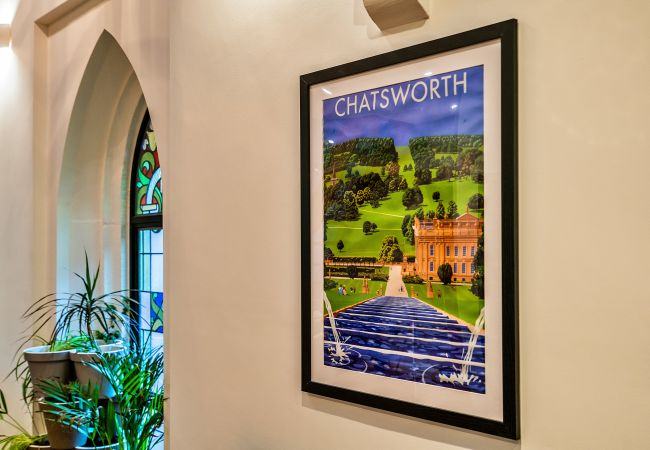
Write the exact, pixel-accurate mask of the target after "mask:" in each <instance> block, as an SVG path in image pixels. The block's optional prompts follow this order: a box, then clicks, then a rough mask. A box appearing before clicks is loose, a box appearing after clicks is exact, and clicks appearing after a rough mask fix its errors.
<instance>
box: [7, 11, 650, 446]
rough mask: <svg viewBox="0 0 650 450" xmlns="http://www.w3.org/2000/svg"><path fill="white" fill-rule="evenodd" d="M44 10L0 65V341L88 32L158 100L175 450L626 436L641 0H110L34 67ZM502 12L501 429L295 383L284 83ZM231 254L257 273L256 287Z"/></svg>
mask: <svg viewBox="0 0 650 450" xmlns="http://www.w3.org/2000/svg"><path fill="white" fill-rule="evenodd" d="M55 3H60V0H57V1H53V2H51V3H49V4H46V3H45V2H43V3H40V2H39V3H38V5H40V6H38V7H36V6H35V5H37V3H35V2H22V4H21V8H20V9H19V15H20V17H21V19H20V20H19V22H18V24H16V23H15V24H14V25H15V26H18V28H19V29H18V30H17V33H18V35H19V36H22V37H23V38H22V41H19V40H17V42H16V43H15V44H16V45H15V49H14V56H13V58H15V59H16V61H17V62H16V63H15V64H16V65H15V67H14V68H13V69H10V67H11V66H10V65H3V64H0V77H2V81H3V84H2V86H3V88H2V89H0V100H1V101H0V111H1V112H2V115H1V116H0V124H1V128H0V133H1V135H0V138H1V139H0V142H2V147H1V149H2V150H1V151H0V206H1V207H2V211H3V215H2V219H1V220H0V233H1V234H0V242H1V243H2V249H3V252H2V253H1V254H0V283H1V284H0V288H1V289H0V292H2V294H0V354H7V349H10V348H12V342H13V340H14V339H15V336H16V333H17V330H18V326H16V325H15V324H14V321H15V318H16V317H17V315H18V313H19V311H21V310H22V309H23V306H24V304H26V303H27V302H29V300H30V299H31V298H32V297H33V296H34V295H36V294H37V293H40V292H37V291H40V290H42V288H44V287H47V286H48V285H49V284H50V283H51V282H53V280H52V274H53V273H55V271H56V270H55V269H56V268H55V267H54V262H53V261H54V259H53V256H54V255H52V254H51V253H52V252H53V251H54V250H55V241H56V239H55V238H56V236H55V231H54V230H53V228H52V227H53V225H54V224H55V223H56V221H55V220H54V221H52V220H53V219H52V211H55V210H56V208H55V206H56V205H54V204H53V202H55V201H56V200H55V199H56V195H57V191H58V189H57V188H58V180H56V173H55V172H56V171H55V172H54V173H50V172H47V168H48V167H50V165H48V163H52V164H53V167H60V163H61V158H62V149H63V147H64V141H65V136H66V132H67V129H66V124H67V121H69V117H70V111H71V108H72V102H73V101H74V98H75V95H76V92H77V88H78V86H79V82H80V80H81V75H82V74H83V70H84V68H85V65H84V59H85V61H87V59H88V57H89V56H90V52H91V51H92V48H93V46H94V40H96V39H97V38H98V37H99V35H100V34H101V32H102V30H103V29H104V28H107V29H109V31H111V33H112V34H113V35H114V36H115V37H116V39H117V41H118V42H119V43H120V45H121V46H122V47H123V49H125V53H126V55H127V57H128V58H129V59H130V61H131V63H132V65H133V67H134V68H135V71H136V73H137V74H138V77H139V79H140V84H141V85H142V89H143V91H144V93H145V97H147V101H148V103H149V104H150V107H152V106H153V108H155V109H157V110H158V111H160V113H159V114H158V120H157V122H158V124H157V133H158V135H159V136H160V139H159V142H160V148H161V153H162V155H163V157H164V160H163V170H164V171H165V184H164V190H165V202H166V204H165V207H166V212H165V229H166V230H165V245H166V271H167V273H166V275H167V276H166V283H167V284H166V289H165V291H166V292H165V298H166V302H167V303H166V305H167V311H168V314H167V319H168V323H167V324H166V333H167V337H168V338H169V339H170V340H171V345H170V347H169V348H168V349H167V357H168V363H169V366H168V371H167V375H168V377H169V379H168V381H169V382H170V383H171V386H170V390H169V394H170V397H171V400H170V408H169V412H170V419H169V420H168V425H169V426H170V434H169V435H168V439H167V442H168V443H169V444H171V448H172V449H174V450H176V449H189V448H211V449H212V448H214V449H221V448H223V449H265V450H266V449H296V450H298V449H300V450H302V449H309V450H312V449H326V448H327V449H330V448H350V449H352V448H354V449H373V450H375V449H395V448H403V449H409V450H411V449H413V450H417V449H440V450H442V449H452V448H467V449H511V448H522V449H535V450H536V449H570V450H574V449H590V450H591V449H612V448H625V449H642V448H646V447H647V443H646V442H647V439H646V432H645V429H646V428H647V427H646V424H647V417H648V416H649V415H650V396H649V394H648V391H647V389H646V384H645V381H646V380H647V373H648V372H649V371H650V356H649V354H648V352H647V350H646V346H645V345H644V344H647V343H648V342H649V339H648V334H647V330H646V329H645V328H644V327H645V324H646V323H647V321H648V319H649V318H650V294H648V291H647V290H644V289H643V286H644V279H645V277H644V276H645V272H647V269H648V268H649V267H648V263H647V256H646V255H648V254H649V253H650V239H648V238H647V236H646V234H647V230H648V228H649V227H648V226H649V225H650V212H649V211H648V208H647V205H648V201H647V197H646V191H647V189H648V188H649V187H650V186H649V184H650V183H649V182H648V181H647V179H648V178H647V176H645V173H644V172H645V170H646V167H648V165H649V164H650V156H649V155H648V152H647V151H646V147H647V143H648V141H649V140H650V126H649V125H650V123H649V119H648V117H649V116H648V114H647V111H648V110H650V90H648V89H647V88H646V86H645V83H646V82H647V79H648V78H649V76H650V60H649V59H648V56H647V55H649V54H650V31H649V28H648V25H649V24H648V22H649V21H648V17H650V4H648V3H647V2H645V1H641V0H639V1H627V2H606V1H586V0H582V1H574V2H561V1H558V0H547V1H544V2H535V1H515V0H492V1H484V2H475V1H470V0H429V1H423V4H424V5H425V6H426V7H427V10H428V12H429V14H430V16H431V19H430V20H429V21H428V22H427V23H426V24H425V25H424V26H422V27H419V28H418V27H416V28H408V27H407V29H405V30H402V31H401V32H399V33H391V34H387V35H381V33H379V32H378V31H377V30H376V28H374V26H373V25H372V24H371V23H370V22H369V19H368V18H367V16H366V15H365V13H364V12H363V10H362V8H361V1H360V0H354V1H350V0H328V1H316V0H313V1H304V0H277V1H274V2H259V1H251V0H221V1H218V2H215V1H213V0H175V1H173V2H169V7H170V8H171V9H170V11H169V15H167V13H166V7H167V2H166V1H163V0H158V1H156V0H150V1H149V2H148V3H147V4H149V5H150V6H149V9H151V10H153V11H154V12H153V16H151V15H147V14H146V12H147V10H146V8H145V9H144V10H142V9H140V10H138V11H135V10H134V8H143V6H142V5H143V3H142V2H135V3H134V2H128V1H126V0H108V1H106V2H103V3H100V4H99V6H98V7H97V8H95V9H93V10H92V11H91V12H89V13H87V14H85V15H82V16H80V17H78V18H76V19H75V20H74V21H72V22H71V23H70V24H68V25H67V26H65V27H64V28H63V30H62V31H59V33H58V34H56V35H54V38H53V39H50V40H47V39H46V40H45V43H46V47H45V48H42V47H38V46H37V48H36V50H37V51H39V52H45V55H46V58H45V59H43V58H40V57H39V58H37V64H36V65H33V64H32V60H31V58H32V56H33V51H34V46H33V41H32V39H33V35H34V33H35V32H34V28H33V21H34V20H35V19H36V18H37V17H39V16H40V15H41V14H42V13H44V12H46V11H47V10H48V7H51V6H52V5H54V4H55ZM154 4H155V7H154V6H152V5H154ZM43 5H45V6H43ZM41 7H42V8H43V10H42V11H41V10H40V9H39V11H35V10H36V9H38V8H41ZM21 11H22V12H21ZM21 14H22V15H21ZM511 17H515V18H518V19H519V22H520V34H519V38H520V51H519V57H520V66H519V67H520V92H519V94H520V253H521V256H520V268H521V277H520V283H521V298H520V306H521V310H520V328H521V378H522V385H521V394H522V395H521V397H522V440H521V442H520V443H511V442H507V441H502V440H499V439H495V438H490V437H485V436H482V435H478V434H475V433H469V432H465V431H460V430H457V429H453V428H449V427H443V426H438V425H433V424H430V423H426V422H423V421H418V420H413V419H408V418H404V417H399V416H395V415H392V414H387V413H382V412H378V411H374V410H371V409H366V408H361V407H357V406H353V405H348V404H344V403H341V402H336V401H332V400H327V399H322V398H317V397H314V396H310V395H306V394H302V393H301V392H300V373H299V369H300V344H299V331H300V321H299V311H300V309H299V303H300V300H299V289H300V278H299V274H300V261H299V256H300V249H299V231H300V230H299V221H300V210H299V188H300V181H299V175H298V169H299V163H298V159H299V141H298V135H299V128H298V76H299V75H300V74H302V73H307V72H311V71H314V70H318V69H321V68H325V67H329V66H332V65H335V64H341V63H345V62H348V61H352V60H355V59H359V58H363V57H366V56H370V55H374V54H378V53H382V52H385V51H389V50H393V49H397V48H401V47H404V46H407V45H410V44H415V43H419V42H423V41H427V40H430V39H434V38H437V37H441V36H445V35H448V34H451V33H455V32H460V31H464V30H467V29H471V28H475V27H478V26H481V25H485V24H489V23H493V22H497V21H500V20H504V19H508V18H511ZM167 26H169V29H167ZM15 32H16V31H15ZM36 33H38V32H36ZM93 39H94V40H93ZM167 43H169V45H170V54H169V60H165V59H164V58H165V56H166V53H165V48H166V45H167ZM151 49H153V55H157V57H156V58H154V59H153V60H152V59H151V58H150V57H149V56H150V55H151V54H152V52H151ZM1 57H2V56H0V58H1ZM161 58H162V60H161ZM44 65H45V66H44ZM44 67H46V68H47V70H45V71H44ZM32 73H35V74H36V77H37V78H38V77H39V76H43V77H44V78H45V82H46V86H47V88H43V85H42V84H39V83H38V82H37V83H34V82H33V80H32ZM4 80H11V82H10V83H11V84H8V85H6V86H12V87H14V89H4V86H5V84H4ZM37 81H38V80H37ZM167 83H169V89H168V90H167ZM34 85H35V86H36V88H37V89H36V91H35V93H34V92H33V86H34ZM32 102H34V103H33V104H34V105H35V109H34V110H33V111H32ZM167 105H169V108H168V107H167ZM32 114H35V115H36V116H37V119H38V120H45V121H47V123H49V124H50V127H51V128H50V129H48V130H46V131H45V133H46V134H45V135H42V134H39V133H43V131H42V130H32V129H31V126H30V125H31V121H32ZM18 119H20V120H18ZM154 120H155V121H156V117H155V116H154ZM165 132H167V133H168V135H167V137H165V136H164V135H161V133H165ZM32 135H34V136H35V139H36V140H37V145H34V146H32ZM41 144H42V145H41ZM32 147H34V148H33V149H32ZM32 150H33V151H34V152H35V155H36V160H34V161H32V156H31V155H32V153H31V152H32ZM32 164H34V166H35V167H36V169H37V173H39V174H40V173H41V172H40V171H44V170H45V172H46V173H49V175H48V177H47V180H46V181H45V182H43V180H41V179H40V177H39V176H37V177H34V175H33V173H34V172H33V171H32ZM233 168H238V169H237V170H234V169H233ZM239 168H241V169H239ZM242 180H244V181H242ZM246 180H261V181H257V182H252V181H246ZM18 186H24V188H25V190H24V191H23V190H20V189H18ZM30 186H34V189H35V201H34V202H32V195H31V187H30ZM32 208H33V211H34V213H32ZM43 211H45V212H43ZM33 214H36V217H41V216H45V217H46V219H47V220H49V221H51V222H50V225H48V222H47V221H45V222H42V221H41V220H40V219H39V220H36V221H35V222H37V223H36V224H35V227H36V228H35V229H36V230H39V229H40V230H44V232H45V237H42V236H40V235H39V233H35V237H34V240H32V239H31V236H32V235H31V231H30V230H31V227H32V223H33V222H34V220H33V219H32V217H33ZM48 218H49V219H48ZM43 223H45V226H44V225H43ZM39 227H40V228H39ZM32 243H33V244H32ZM32 246H33V247H34V251H35V253H34V255H35V256H34V260H33V261H32V257H31V251H32V250H31V249H32ZM5 249H6V251H5ZM251 255H254V257H253V261H254V262H253V263H254V264H255V265H256V266H258V267H264V268H265V270H263V271H259V272H258V274H259V275H258V276H257V277H256V278H255V280H253V281H251V280H250V279H249V276H248V272H247V270H245V268H246V266H247V265H250V264H251ZM32 263H33V266H34V268H35V269H34V271H32V270H31V268H32ZM31 279H34V280H35V284H34V287H33V288H32V287H31V286H30V280H31ZM26 298H27V299H26ZM15 299H19V300H20V301H21V302H22V303H23V304H22V305H21V304H19V302H18V301H15ZM5 359H6V358H3V359H2V361H1V362H0V369H3V368H4V366H3V365H6V361H5ZM3 386H4V384H3Z"/></svg>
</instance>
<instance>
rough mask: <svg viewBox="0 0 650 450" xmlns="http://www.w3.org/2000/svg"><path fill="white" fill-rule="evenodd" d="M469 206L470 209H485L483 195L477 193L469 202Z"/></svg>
mask: <svg viewBox="0 0 650 450" xmlns="http://www.w3.org/2000/svg"><path fill="white" fill-rule="evenodd" d="M467 206H469V208H470V209H483V206H484V199H483V194H480V193H476V194H474V195H472V196H471V197H470V199H469V201H468V202H467Z"/></svg>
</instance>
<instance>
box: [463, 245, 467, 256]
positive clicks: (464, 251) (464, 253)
mask: <svg viewBox="0 0 650 450" xmlns="http://www.w3.org/2000/svg"><path fill="white" fill-rule="evenodd" d="M463 256H467V246H465V245H463Z"/></svg>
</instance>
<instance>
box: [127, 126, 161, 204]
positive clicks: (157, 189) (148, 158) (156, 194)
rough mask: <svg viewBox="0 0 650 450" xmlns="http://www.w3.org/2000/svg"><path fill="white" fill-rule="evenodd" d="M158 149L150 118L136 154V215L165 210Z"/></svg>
mask: <svg viewBox="0 0 650 450" xmlns="http://www.w3.org/2000/svg"><path fill="white" fill-rule="evenodd" d="M157 150H158V146H157V144H156V134H155V133H154V131H153V127H152V126H151V120H149V121H148V123H147V128H146V130H145V132H144V134H143V136H142V137H141V141H140V143H139V146H138V154H137V155H136V158H137V161H138V165H137V169H136V174H135V187H134V190H133V191H134V194H135V215H136V216H144V215H149V214H162V212H163V197H162V172H161V170H160V161H159V159H158V151H157Z"/></svg>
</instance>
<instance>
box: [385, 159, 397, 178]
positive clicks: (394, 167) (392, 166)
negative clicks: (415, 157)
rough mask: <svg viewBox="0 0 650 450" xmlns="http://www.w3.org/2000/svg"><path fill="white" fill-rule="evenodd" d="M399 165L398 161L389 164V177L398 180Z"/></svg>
mask: <svg viewBox="0 0 650 450" xmlns="http://www.w3.org/2000/svg"><path fill="white" fill-rule="evenodd" d="M399 169H400V166H399V163H398V162H396V161H393V162H391V163H388V175H389V176H390V177H393V178H397V177H398V176H399Z"/></svg>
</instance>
